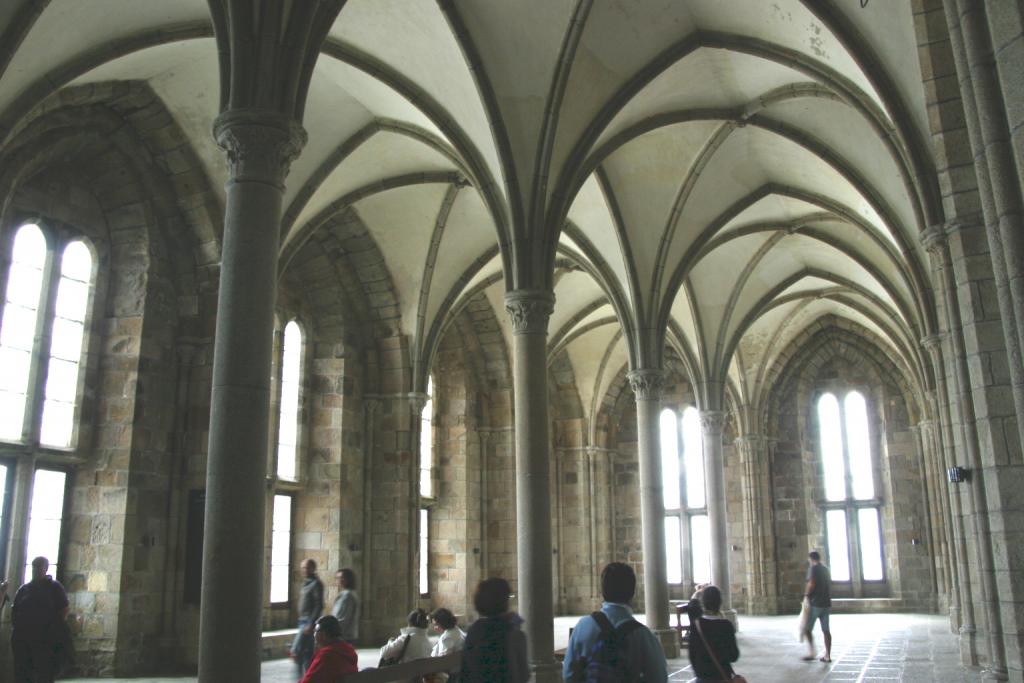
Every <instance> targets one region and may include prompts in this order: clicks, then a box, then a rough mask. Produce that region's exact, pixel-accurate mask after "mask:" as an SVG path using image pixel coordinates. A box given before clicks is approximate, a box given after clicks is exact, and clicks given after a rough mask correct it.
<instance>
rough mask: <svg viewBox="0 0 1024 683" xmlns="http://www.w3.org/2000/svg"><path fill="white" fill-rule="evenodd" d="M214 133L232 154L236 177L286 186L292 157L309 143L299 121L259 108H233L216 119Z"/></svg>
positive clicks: (231, 169) (232, 170)
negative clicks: (285, 180)
mask: <svg viewBox="0 0 1024 683" xmlns="http://www.w3.org/2000/svg"><path fill="white" fill-rule="evenodd" d="M213 136H214V138H215V139H216V140H217V144H218V145H220V146H221V149H223V150H224V151H225V152H227V157H228V170H229V172H230V180H232V181H256V182H261V183H267V184H269V185H275V186H277V187H280V188H282V189H283V188H284V179H285V177H286V176H287V175H288V170H289V168H290V167H291V163H292V160H293V159H295V158H296V157H297V156H299V152H300V151H302V147H303V146H304V145H305V144H306V131H305V130H303V128H302V126H300V125H299V124H298V123H297V122H296V121H293V120H292V119H289V118H287V117H285V116H282V115H281V114H278V113H276V112H271V111H263V110H259V109H232V110H229V111H226V112H224V113H223V114H221V115H220V116H218V117H217V118H216V119H215V120H214V122H213Z"/></svg>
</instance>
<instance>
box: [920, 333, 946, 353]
mask: <svg viewBox="0 0 1024 683" xmlns="http://www.w3.org/2000/svg"><path fill="white" fill-rule="evenodd" d="M944 336H945V335H943V334H929V335H928V336H927V337H922V338H921V346H923V347H924V349H925V351H927V352H928V353H929V354H931V356H932V357H933V358H938V355H939V353H940V352H941V351H942V338H943V337H944Z"/></svg>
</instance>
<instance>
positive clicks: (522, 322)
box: [505, 289, 555, 334]
mask: <svg viewBox="0 0 1024 683" xmlns="http://www.w3.org/2000/svg"><path fill="white" fill-rule="evenodd" d="M505 310H506V311H507V312H508V317H509V320H511V321H512V334H547V333H548V318H550V317H551V312H552V311H554V310H555V295H554V293H552V292H548V291H545V290H542V289H517V290H514V291H512V292H506V294H505Z"/></svg>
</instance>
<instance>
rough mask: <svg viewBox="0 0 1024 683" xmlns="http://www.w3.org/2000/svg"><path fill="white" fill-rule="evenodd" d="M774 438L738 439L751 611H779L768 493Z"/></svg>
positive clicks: (754, 437)
mask: <svg viewBox="0 0 1024 683" xmlns="http://www.w3.org/2000/svg"><path fill="white" fill-rule="evenodd" d="M773 445H774V444H773V443H772V440H770V439H768V438H767V437H764V436H762V435H760V434H745V435H743V436H741V437H739V438H737V439H736V446H737V450H738V451H739V455H740V467H741V468H742V471H743V486H742V490H743V532H744V537H745V538H744V539H743V548H744V552H745V553H746V557H747V596H748V597H747V605H746V607H747V613H748V614H776V613H777V612H778V594H777V590H776V588H777V584H776V580H775V579H776V577H775V573H776V567H775V547H774V546H775V534H774V533H773V528H774V526H775V524H774V521H773V517H774V514H773V510H772V506H771V503H770V501H771V498H770V495H769V492H768V486H769V481H768V477H769V472H770V448H771V447H772V446H773Z"/></svg>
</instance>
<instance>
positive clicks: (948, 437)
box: [921, 335, 978, 666]
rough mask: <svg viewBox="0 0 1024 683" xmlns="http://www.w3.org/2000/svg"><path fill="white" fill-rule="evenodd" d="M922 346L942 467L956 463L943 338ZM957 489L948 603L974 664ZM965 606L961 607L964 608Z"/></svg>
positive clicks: (950, 493) (949, 494)
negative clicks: (932, 383)
mask: <svg viewBox="0 0 1024 683" xmlns="http://www.w3.org/2000/svg"><path fill="white" fill-rule="evenodd" d="M921 345H922V346H924V348H925V350H926V351H928V354H929V356H931V359H932V368H933V371H934V373H935V387H936V403H937V408H938V412H939V426H940V431H939V432H938V433H937V434H936V435H935V437H936V438H935V442H936V448H937V449H938V456H939V457H938V461H939V463H941V464H942V468H943V469H945V468H948V467H951V466H952V465H955V464H956V463H955V462H953V460H952V459H951V458H950V457H948V455H949V454H950V453H951V452H952V450H953V447H954V443H953V418H952V415H951V414H950V408H949V393H948V389H947V386H946V368H945V364H944V363H943V358H942V337H941V336H939V335H930V336H928V337H925V338H924V339H922V340H921ZM956 491H957V490H956V489H955V488H950V487H948V486H947V488H946V498H947V500H948V506H949V526H950V541H951V550H950V552H951V555H950V558H949V577H950V583H951V584H952V585H953V586H954V590H953V591H952V593H951V596H950V597H951V600H950V605H949V621H950V626H951V627H952V630H953V632H954V633H959V634H960V661H961V662H962V663H964V664H966V665H969V666H973V665H974V664H976V663H977V661H978V656H977V646H976V644H975V634H976V629H975V627H974V600H973V598H972V588H971V582H970V580H969V578H968V577H969V574H968V570H967V555H966V550H965V548H964V543H965V541H964V520H963V512H962V510H961V506H960V496H959V495H958V494H957V492H956ZM961 605H962V607H961Z"/></svg>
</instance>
